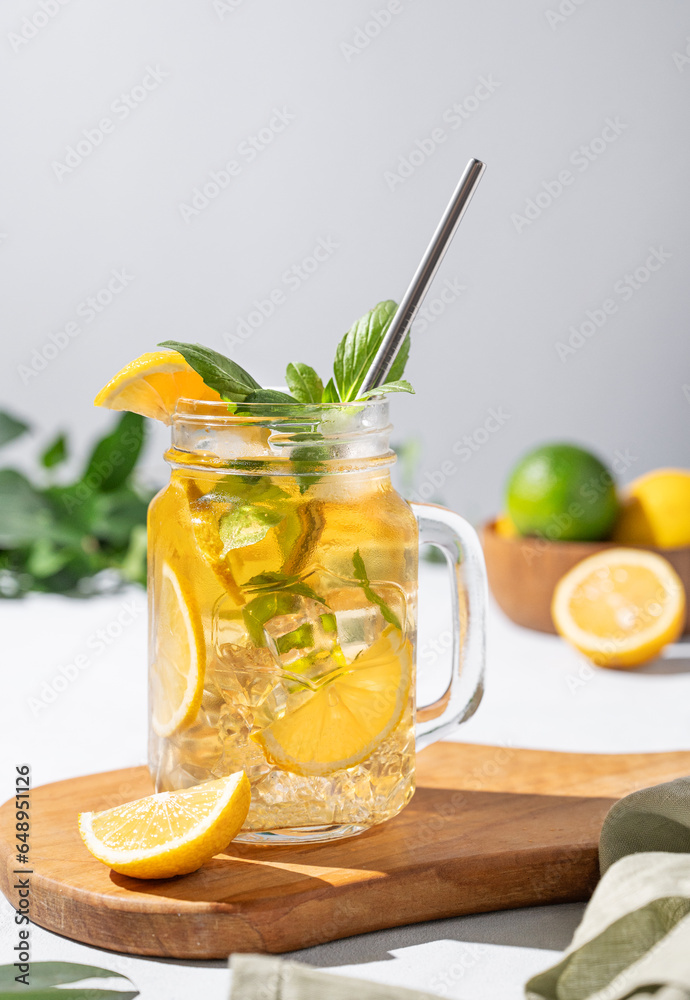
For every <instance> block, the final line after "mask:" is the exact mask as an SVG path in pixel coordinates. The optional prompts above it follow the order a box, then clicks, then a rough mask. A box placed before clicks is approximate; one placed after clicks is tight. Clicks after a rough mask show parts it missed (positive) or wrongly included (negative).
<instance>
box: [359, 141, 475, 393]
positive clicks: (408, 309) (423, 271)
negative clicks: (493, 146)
mask: <svg viewBox="0 0 690 1000" xmlns="http://www.w3.org/2000/svg"><path fill="white" fill-rule="evenodd" d="M485 169H486V164H484V163H482V162H481V160H470V162H469V163H468V164H467V166H466V167H465V171H464V173H463V175H462V177H461V178H460V181H459V183H458V186H457V187H456V189H455V191H454V193H453V197H452V198H451V199H450V201H449V203H448V207H447V208H446V210H445V212H444V213H443V217H442V218H441V221H440V222H439V224H438V226H437V227H436V232H435V233H434V235H433V236H432V238H431V243H430V244H429V246H428V247H427V248H426V252H425V254H424V256H423V257H422V259H421V261H420V263H419V267H418V268H417V270H416V271H415V275H414V277H413V279H412V281H411V282H410V286H409V288H408V289H407V291H406V292H405V295H404V296H403V300H402V302H401V303H400V305H399V307H398V311H397V312H396V314H395V316H394V317H393V322H392V323H391V325H390V327H389V328H388V332H387V333H386V336H385V337H384V338H383V340H382V342H381V346H380V347H379V349H378V353H377V355H376V357H375V358H374V360H373V363H372V365H371V368H370V369H369V371H368V372H367V375H366V377H365V379H364V381H363V382H362V388H361V389H360V392H367V391H369V390H370V389H375V388H377V386H379V385H381V384H382V383H383V382H384V381H385V379H386V376H387V375H388V373H389V371H390V370H391V367H392V365H393V362H394V361H395V356H396V354H397V353H398V351H399V350H400V346H401V345H402V342H403V340H404V339H405V335H406V334H407V331H408V330H409V329H410V326H411V324H412V321H413V319H414V318H415V315H416V313H417V310H418V309H419V307H420V305H421V304H422V302H423V301H424V296H425V295H426V293H427V291H428V290H429V285H430V284H431V281H432V279H433V277H434V275H435V274H436V271H437V270H438V266H439V264H440V263H441V261H442V260H443V256H444V254H445V252H446V250H447V249H448V247H449V245H450V241H451V240H452V239H453V236H454V235H455V231H456V229H457V228H458V225H459V224H460V220H461V219H462V217H463V215H464V214H465V211H466V209H467V206H468V205H469V203H470V199H471V198H472V195H473V194H474V191H475V188H476V187H477V184H478V183H479V181H480V178H481V176H482V174H483V173H484V170H485Z"/></svg>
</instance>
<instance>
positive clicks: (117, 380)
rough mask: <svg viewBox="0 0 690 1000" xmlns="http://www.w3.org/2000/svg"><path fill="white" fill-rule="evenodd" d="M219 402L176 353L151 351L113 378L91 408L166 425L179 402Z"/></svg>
mask: <svg viewBox="0 0 690 1000" xmlns="http://www.w3.org/2000/svg"><path fill="white" fill-rule="evenodd" d="M220 398H221V397H220V394H219V393H217V392H216V391H215V389H210V388H209V387H208V386H207V385H206V383H205V382H204V380H203V379H202V377H201V375H199V374H197V372H195V371H194V369H193V368H192V367H191V366H190V365H188V364H187V362H186V361H185V359H184V358H183V357H182V355H181V354H178V352H177V351H152V352H151V353H149V354H142V355H141V357H139V358H135V360H134V361H130V363H129V364H128V365H125V367H124V368H122V369H121V370H120V371H119V372H118V373H117V375H114V376H113V377H112V378H111V380H110V381H109V382H108V384H107V385H105V386H103V388H102V389H101V391H100V392H99V393H98V395H97V396H96V398H95V399H94V406H105V407H106V408H107V409H109V410H129V411H130V412H132V413H140V414H141V415H142V416H144V417H152V418H153V419H154V420H161V421H162V422H163V423H164V424H169V423H170V421H171V420H172V415H173V413H174V412H175V406H176V405H177V401H178V399H201V400H209V401H214V400H216V401H217V400H219V399H220Z"/></svg>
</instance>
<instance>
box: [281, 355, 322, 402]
mask: <svg viewBox="0 0 690 1000" xmlns="http://www.w3.org/2000/svg"><path fill="white" fill-rule="evenodd" d="M285 381H286V382H287V386H288V389H289V390H290V392H291V393H292V395H293V396H294V397H295V399H296V400H297V401H298V402H300V403H320V402H321V400H322V398H323V382H322V381H321V379H320V378H319V376H318V375H317V374H316V372H315V371H314V369H313V368H311V367H310V366H309V365H305V364H303V363H302V362H301V361H298V362H297V364H296V365H293V364H290V365H288V366H287V370H286V372H285Z"/></svg>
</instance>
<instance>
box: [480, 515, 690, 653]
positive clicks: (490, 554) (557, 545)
mask: <svg viewBox="0 0 690 1000" xmlns="http://www.w3.org/2000/svg"><path fill="white" fill-rule="evenodd" d="M482 545H483V546H484V558H485V560H486V570H487V574H488V577H489V586H490V587H491V592H492V593H493V595H494V597H495V598H496V600H497V601H498V604H499V607H500V608H501V610H502V611H503V612H504V613H505V614H506V615H507V616H508V617H509V618H510V619H511V620H512V621H514V622H516V623H517V624H518V625H524V626H525V627H526V628H533V629H536V630H537V631H538V632H551V633H552V634H553V635H555V634H556V629H555V628H554V624H553V621H552V620H551V598H552V596H553V591H554V587H555V586H556V584H557V583H558V581H559V580H560V579H561V577H562V576H564V575H565V574H566V573H567V572H568V570H569V569H571V568H572V567H573V566H575V564H576V563H579V562H580V561H581V560H582V559H585V558H586V557H587V556H591V555H593V554H594V553H595V552H601V550H602V549H611V548H614V547H616V546H615V543H614V542H549V541H546V540H545V539H542V538H506V537H505V536H504V535H500V534H498V532H497V531H496V522H495V521H489V522H487V524H485V525H484V527H483V528H482ZM650 551H651V552H656V553H657V554H658V555H660V556H663V557H664V559H668V561H669V562H670V563H671V565H672V566H673V568H674V569H675V571H676V573H677V574H678V576H679V577H680V578H681V580H682V581H683V586H684V587H685V593H686V594H687V596H688V611H687V614H686V619H685V629H684V634H685V635H688V634H690V546H684V547H683V548H679V549H655V548H651V547H650Z"/></svg>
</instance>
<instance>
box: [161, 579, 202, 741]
mask: <svg viewBox="0 0 690 1000" xmlns="http://www.w3.org/2000/svg"><path fill="white" fill-rule="evenodd" d="M157 591H158V620H159V627H158V629H157V631H156V641H155V645H154V650H153V657H152V663H151V684H152V687H153V697H152V699H151V701H152V704H153V706H154V708H153V717H152V723H153V728H154V730H155V732H156V733H157V734H158V736H171V735H172V734H173V733H174V732H176V731H177V730H179V729H181V728H182V727H183V726H184V725H186V724H187V723H188V722H191V721H192V719H193V718H194V717H195V715H196V714H197V712H198V710H199V706H200V704H201V696H202V694H203V687H204V663H205V660H206V653H205V642H204V635H203V630H202V628H201V624H200V619H199V614H198V611H197V609H196V607H195V605H194V601H193V598H192V595H191V593H189V592H188V590H187V587H186V584H183V582H182V581H181V579H180V577H178V575H177V574H176V573H175V571H174V569H173V568H172V566H171V565H170V563H168V562H162V563H161V564H160V574H159V579H158V581H157Z"/></svg>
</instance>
